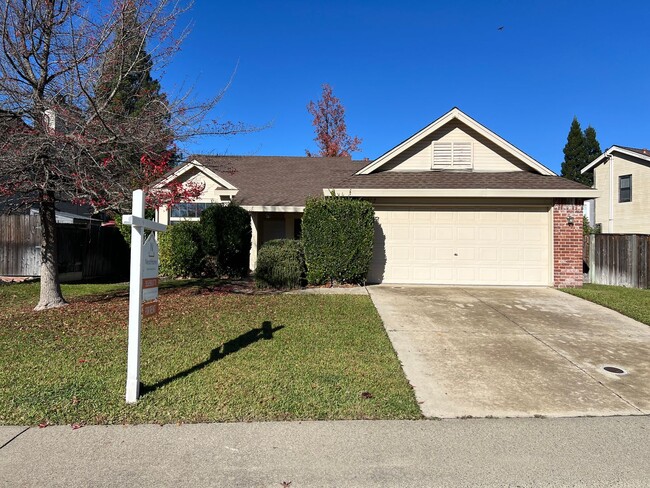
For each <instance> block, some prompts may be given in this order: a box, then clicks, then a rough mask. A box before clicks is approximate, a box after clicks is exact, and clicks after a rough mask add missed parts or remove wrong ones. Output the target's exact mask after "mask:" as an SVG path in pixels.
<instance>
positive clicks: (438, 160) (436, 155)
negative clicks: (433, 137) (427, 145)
mask: <svg viewBox="0 0 650 488" xmlns="http://www.w3.org/2000/svg"><path fill="white" fill-rule="evenodd" d="M451 163H452V145H451V142H434V143H433V168H434V169H436V168H448V167H450V166H451Z"/></svg>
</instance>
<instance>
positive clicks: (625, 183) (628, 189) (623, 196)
mask: <svg viewBox="0 0 650 488" xmlns="http://www.w3.org/2000/svg"><path fill="white" fill-rule="evenodd" d="M618 201H619V202H620V203H625V202H631V201H632V175H625V176H619V177H618Z"/></svg>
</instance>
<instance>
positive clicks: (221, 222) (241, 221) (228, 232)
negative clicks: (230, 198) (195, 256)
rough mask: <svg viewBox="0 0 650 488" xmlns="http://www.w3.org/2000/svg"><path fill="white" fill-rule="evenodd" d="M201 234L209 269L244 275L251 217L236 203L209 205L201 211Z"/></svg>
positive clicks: (221, 272)
mask: <svg viewBox="0 0 650 488" xmlns="http://www.w3.org/2000/svg"><path fill="white" fill-rule="evenodd" d="M201 235H202V237H203V249H204V251H205V254H206V257H207V260H208V262H209V263H210V267H211V268H212V272H213V273H214V274H216V275H217V276H219V275H228V276H230V277H232V278H236V277H237V278H238V277H242V276H246V275H247V274H248V265H249V260H250V252H251V235H252V231H251V217H250V214H249V213H248V212H247V211H246V210H244V209H243V208H241V207H240V206H239V205H236V204H233V203H231V204H230V205H226V206H223V205H213V206H211V207H208V208H207V209H205V210H204V211H203V213H202V214H201Z"/></svg>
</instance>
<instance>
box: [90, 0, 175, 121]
mask: <svg viewBox="0 0 650 488" xmlns="http://www.w3.org/2000/svg"><path fill="white" fill-rule="evenodd" d="M144 39H145V36H144V33H143V32H142V25H141V23H140V21H139V20H138V17H137V10H136V9H135V7H134V6H133V4H131V3H130V2H126V5H125V6H124V8H123V10H122V13H121V17H120V26H119V28H118V29H117V32H116V35H115V38H114V39H113V44H112V46H111V48H110V50H109V53H110V54H109V55H108V56H107V59H106V61H105V63H104V69H103V71H102V75H101V77H100V79H99V82H98V85H97V87H96V89H95V97H96V98H97V99H98V101H99V103H102V102H103V101H104V99H107V100H109V102H108V108H109V110H110V112H111V113H113V114H114V115H115V116H127V115H138V114H140V113H141V112H142V111H143V109H144V107H145V106H146V105H147V104H149V103H151V102H152V101H155V100H158V101H160V102H163V103H164V102H165V96H164V94H162V93H161V92H160V82H159V81H158V80H155V79H153V77H152V76H151V69H152V68H153V62H152V60H151V56H150V55H149V53H147V51H146V46H145V45H144V42H143V41H144ZM113 92H114V93H113Z"/></svg>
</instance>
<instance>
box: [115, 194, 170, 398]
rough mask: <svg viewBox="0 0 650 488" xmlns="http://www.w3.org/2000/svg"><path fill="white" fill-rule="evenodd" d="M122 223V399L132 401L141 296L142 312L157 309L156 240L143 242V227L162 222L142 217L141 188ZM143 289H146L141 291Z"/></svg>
mask: <svg viewBox="0 0 650 488" xmlns="http://www.w3.org/2000/svg"><path fill="white" fill-rule="evenodd" d="M122 223H124V224H127V225H130V226H131V275H130V283H129V346H128V358H127V366H126V403H135V402H137V401H138V397H139V396H140V326H141V325H142V313H143V307H142V300H143V295H144V299H145V301H146V302H148V303H146V304H145V307H144V315H145V317H148V316H150V315H154V314H155V313H157V312H158V302H157V301H150V300H156V299H157V298H158V244H157V243H156V240H155V239H154V238H153V234H151V235H150V236H149V238H148V239H147V241H146V242H145V243H144V245H143V241H144V231H145V229H146V230H152V231H156V232H164V231H165V229H166V228H167V226H166V225H163V224H159V223H158V222H153V221H151V220H146V219H145V218H144V192H143V191H142V190H135V191H134V192H133V210H132V214H131V215H124V216H123V218H122ZM143 290H146V292H145V293H143Z"/></svg>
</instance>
